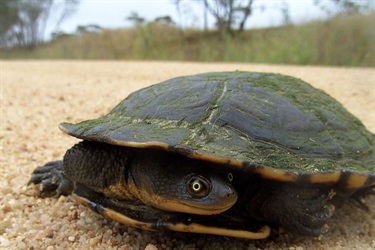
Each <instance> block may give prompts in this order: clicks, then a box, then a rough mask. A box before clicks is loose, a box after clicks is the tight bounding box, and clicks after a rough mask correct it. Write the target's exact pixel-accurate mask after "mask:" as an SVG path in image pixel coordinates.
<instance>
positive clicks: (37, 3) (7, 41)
mask: <svg viewBox="0 0 375 250" xmlns="http://www.w3.org/2000/svg"><path fill="white" fill-rule="evenodd" d="M78 2H79V0H66V1H64V2H62V3H61V2H60V3H59V4H54V0H0V7H1V12H0V14H1V25H0V44H1V46H4V47H6V46H23V47H34V46H36V45H38V44H40V43H42V42H43V41H44V33H45V29H46V24H47V21H48V19H49V17H50V13H51V12H53V13H54V14H55V17H57V22H56V25H55V31H54V32H55V33H56V32H57V31H58V29H59V26H60V24H61V23H62V21H63V20H64V19H65V18H67V17H68V16H69V15H70V14H72V13H73V12H74V9H75V8H74V7H75V6H76V5H77V4H78ZM61 4H62V5H63V8H62V11H60V14H59V13H58V12H59V11H58V10H59V6H60V7H61ZM56 14H57V15H56Z"/></svg>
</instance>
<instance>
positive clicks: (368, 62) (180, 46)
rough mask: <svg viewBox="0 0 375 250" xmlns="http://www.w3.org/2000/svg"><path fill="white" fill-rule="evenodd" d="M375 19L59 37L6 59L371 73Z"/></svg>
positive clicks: (153, 27)
mask: <svg viewBox="0 0 375 250" xmlns="http://www.w3.org/2000/svg"><path fill="white" fill-rule="evenodd" d="M374 20H375V13H374V12H372V13H370V14H367V15H353V16H340V17H336V18H333V19H330V20H327V21H314V22H310V23H306V24H303V25H290V26H285V27H278V28H268V29H254V30H246V31H244V32H243V33H241V34H237V35H236V36H230V35H222V34H218V33H217V32H215V31H208V32H203V31H198V30H183V31H182V30H179V29H177V28H175V27H171V26H168V25H162V24H155V23H152V24H148V25H146V26H142V27H138V28H130V29H119V30H103V31H102V32H100V33H86V34H83V35H79V36H78V35H77V36H69V37H63V38H60V39H58V40H55V41H53V42H50V43H48V44H44V45H42V46H39V47H37V48H35V49H33V50H21V49H12V50H4V49H2V50H1V51H0V52H2V53H1V57H2V58H8V59H20V58H25V59H29V58H30V59H31V58H33V59H34V58H36V59H52V58H53V59H55V58H56V59H114V60H116V59H117V60H182V61H204V62H212V61H222V62H253V63H274V64H281V63H283V64H300V65H306V64H315V65H339V66H364V67H375V22H374Z"/></svg>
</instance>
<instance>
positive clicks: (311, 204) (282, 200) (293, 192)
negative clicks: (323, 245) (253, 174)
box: [246, 184, 335, 236]
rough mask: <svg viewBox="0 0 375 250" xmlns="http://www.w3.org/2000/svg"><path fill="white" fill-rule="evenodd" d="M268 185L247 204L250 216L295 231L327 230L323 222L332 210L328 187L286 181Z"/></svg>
mask: <svg viewBox="0 0 375 250" xmlns="http://www.w3.org/2000/svg"><path fill="white" fill-rule="evenodd" d="M269 186H270V185H268V186H266V187H264V188H263V189H261V190H258V192H257V193H256V194H255V195H254V198H253V199H251V203H248V204H247V205H246V206H247V208H246V209H247V211H249V213H251V216H254V217H255V218H256V219H259V220H261V221H267V222H269V223H275V224H277V225H279V226H281V227H282V228H284V229H286V230H287V231H288V232H292V233H294V234H297V235H312V236H318V235H321V234H324V233H326V231H327V230H328V225H327V224H326V223H327V221H328V219H329V218H330V217H331V216H332V215H333V212H334V210H335V207H334V205H333V204H332V202H331V198H332V195H333V194H331V193H330V191H329V190H322V189H320V188H317V187H300V186H293V185H285V184H280V185H273V186H272V188H270V187H269Z"/></svg>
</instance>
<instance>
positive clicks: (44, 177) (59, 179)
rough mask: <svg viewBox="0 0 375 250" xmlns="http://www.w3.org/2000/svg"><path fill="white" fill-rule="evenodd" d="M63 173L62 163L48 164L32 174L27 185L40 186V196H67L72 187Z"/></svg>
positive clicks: (52, 162) (53, 162)
mask: <svg viewBox="0 0 375 250" xmlns="http://www.w3.org/2000/svg"><path fill="white" fill-rule="evenodd" d="M63 172H64V170H63V162H62V161H51V162H48V163H46V164H45V165H44V166H39V167H37V168H36V169H35V170H34V171H33V172H32V174H31V178H30V180H29V182H28V185H30V184H31V183H33V184H40V194H39V195H40V196H53V195H55V194H56V195H57V196H59V195H69V194H71V193H72V190H73V185H72V183H71V182H70V181H69V180H68V179H66V178H65V177H64V174H63Z"/></svg>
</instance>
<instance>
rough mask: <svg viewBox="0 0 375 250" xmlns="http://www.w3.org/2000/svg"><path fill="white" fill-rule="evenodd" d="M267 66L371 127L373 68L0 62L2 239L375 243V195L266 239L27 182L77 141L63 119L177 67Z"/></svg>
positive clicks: (39, 242) (268, 245)
mask: <svg viewBox="0 0 375 250" xmlns="http://www.w3.org/2000/svg"><path fill="white" fill-rule="evenodd" d="M231 70H246V71H268V72H279V73H283V74H288V75H292V76H295V77H299V78H302V79H303V80H305V81H307V82H309V83H311V84H312V85H314V86H316V87H318V88H320V89H323V90H325V91H326V92H328V93H329V94H331V95H332V96H333V97H335V98H336V99H338V100H339V101H340V102H342V103H343V104H344V106H346V107H347V108H348V109H349V110H350V111H351V112H352V113H354V114H355V115H356V116H358V117H359V118H360V119H361V120H362V121H363V123H364V124H365V125H366V127H367V128H368V129H369V130H371V131H372V132H375V70H374V69H353V68H327V67H295V66H271V65H252V64H201V63H178V62H168V63H164V62H97V61H94V62H81V61H74V62H70V61H15V62H5V61H2V62H0V77H1V79H0V80H1V100H0V101H1V102H0V105H1V134H0V141H1V148H0V150H1V153H0V248H1V249H88V248H89V247H90V248H92V249H145V248H146V249H148V250H150V249H253V248H259V249H312V248H316V249H328V248H329V249H353V248H356V249H374V248H375V197H369V198H368V199H367V203H368V205H369V207H370V209H371V211H370V212H365V211H362V210H360V209H358V208H357V207H356V206H354V205H353V204H349V205H347V206H345V207H344V208H343V209H341V210H339V211H337V212H336V214H335V215H334V218H333V219H332V220H331V221H330V224H329V226H330V231H329V232H328V233H327V234H326V235H324V236H321V237H319V238H299V239H286V238H285V237H276V238H272V239H267V240H262V241H251V240H241V239H232V238H227V237H216V236H207V235H195V234H186V233H185V234H184V233H174V232H146V231H142V230H137V229H133V228H131V227H128V226H125V225H120V224H118V223H117V222H113V221H110V220H107V219H105V218H103V217H101V216H100V215H97V214H95V213H93V212H91V211H90V210H89V209H87V208H86V207H83V206H80V205H76V203H75V202H74V201H73V200H72V198H70V197H60V198H47V199H40V198H38V197H36V189H35V187H33V186H29V187H27V186H26V183H27V181H28V179H29V176H30V173H31V172H32V170H33V169H34V168H35V167H36V166H38V165H41V164H43V163H45V162H46V161H51V160H55V159H60V158H61V157H62V156H63V154H64V153H65V151H66V149H67V148H69V147H71V146H72V145H73V144H74V143H76V142H77V140H76V139H75V138H72V137H69V136H66V135H64V134H63V133H62V132H61V131H60V130H59V129H58V128H57V125H58V124H59V123H60V122H61V121H71V122H74V121H79V120H83V119H88V118H96V117H98V116H99V115H102V114H105V113H106V112H108V111H109V110H110V109H111V108H112V107H114V105H116V104H117V103H118V102H119V101H121V100H122V99H123V98H124V97H126V96H127V95H128V94H129V93H131V92H132V91H134V90H137V89H139V88H142V87H144V86H148V85H150V84H153V83H157V82H160V81H163V80H166V79H169V78H171V77H175V76H181V75H189V74H196V73H200V72H208V71H231Z"/></svg>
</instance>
